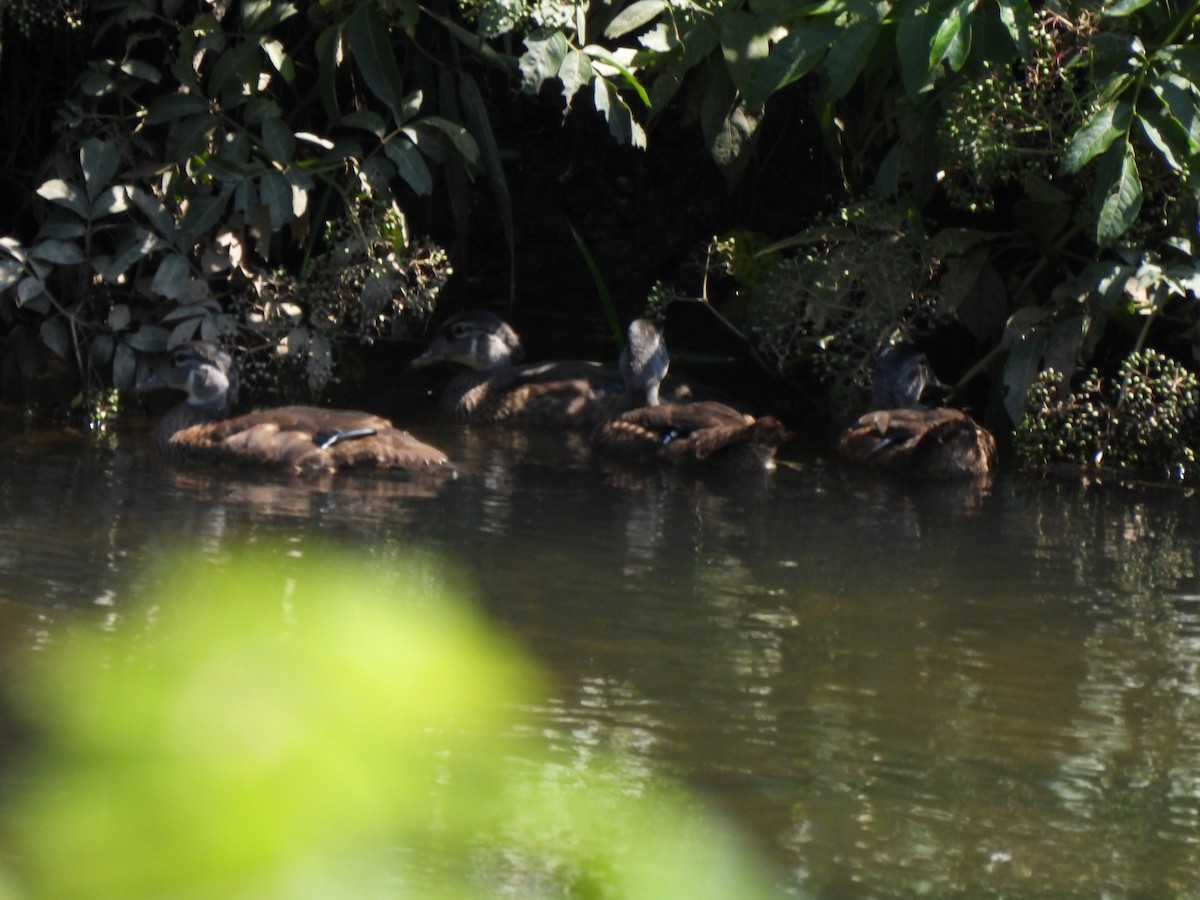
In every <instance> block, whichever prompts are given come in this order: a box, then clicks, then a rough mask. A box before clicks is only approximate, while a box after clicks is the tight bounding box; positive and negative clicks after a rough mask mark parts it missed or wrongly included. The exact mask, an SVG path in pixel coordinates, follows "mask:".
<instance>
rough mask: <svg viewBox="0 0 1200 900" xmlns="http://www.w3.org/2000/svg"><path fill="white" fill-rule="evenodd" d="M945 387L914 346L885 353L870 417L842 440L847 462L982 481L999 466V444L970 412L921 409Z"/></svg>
mask: <svg viewBox="0 0 1200 900" xmlns="http://www.w3.org/2000/svg"><path fill="white" fill-rule="evenodd" d="M940 387H942V385H941V382H939V381H938V380H937V377H936V376H935V375H934V374H933V372H932V370H931V369H930V368H929V361H928V360H927V359H926V358H925V354H923V353H921V352H920V351H919V350H917V348H916V347H914V346H912V345H911V344H893V345H891V346H888V347H886V348H884V350H883V351H882V352H881V353H880V354H879V358H878V359H877V361H876V365H875V375H874V379H873V381H872V384H871V412H868V413H867V414H866V415H864V416H862V417H861V418H860V419H859V420H858V421H857V422H855V423H854V424H853V425H851V426H850V427H849V428H847V429H846V430H845V431H844V432H843V433H842V435H841V437H840V438H838V441H837V447H836V452H837V455H838V456H839V457H841V458H842V459H844V460H846V461H847V462H852V463H857V464H861V465H866V466H871V467H874V468H877V469H883V470H886V471H889V472H897V473H901V474H906V475H913V476H916V477H919V478H967V477H974V478H978V477H981V476H985V475H987V474H989V473H990V472H991V471H992V470H993V469H994V468H995V465H996V439H995V438H994V437H992V435H991V434H990V433H989V432H988V431H987V430H986V429H985V428H983V426H981V425H980V424H979V423H977V422H976V421H975V420H974V419H972V418H971V417H970V416H968V415H967V414H966V413H964V412H962V411H960V410H957V409H948V408H945V407H931V406H926V405H924V404H922V402H921V397H922V395H923V394H925V393H926V391H928V390H930V389H934V388H940Z"/></svg>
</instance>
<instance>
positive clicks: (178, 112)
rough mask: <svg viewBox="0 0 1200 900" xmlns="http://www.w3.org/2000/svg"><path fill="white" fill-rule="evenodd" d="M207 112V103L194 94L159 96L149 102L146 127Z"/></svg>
mask: <svg viewBox="0 0 1200 900" xmlns="http://www.w3.org/2000/svg"><path fill="white" fill-rule="evenodd" d="M206 112H208V101H207V100H205V99H204V98H203V97H197V96H196V95H195V94H160V95H158V96H157V97H154V98H153V99H152V100H151V101H150V110H149V112H147V113H146V124H147V125H161V124H162V123H163V122H174V121H175V120H176V119H182V118H185V117H187V116H196V115H200V114H201V113H206Z"/></svg>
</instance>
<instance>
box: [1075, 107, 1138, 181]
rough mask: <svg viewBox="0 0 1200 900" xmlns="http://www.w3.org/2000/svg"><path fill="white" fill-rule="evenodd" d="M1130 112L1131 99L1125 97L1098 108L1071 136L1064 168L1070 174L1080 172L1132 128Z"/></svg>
mask: <svg viewBox="0 0 1200 900" xmlns="http://www.w3.org/2000/svg"><path fill="white" fill-rule="evenodd" d="M1130 112H1131V111H1130V106H1129V103H1128V101H1124V100H1122V101H1120V102H1118V103H1110V104H1108V105H1106V106H1104V107H1102V108H1101V109H1100V110H1099V111H1097V112H1096V114H1095V115H1093V116H1092V118H1090V119H1089V120H1088V121H1087V122H1085V123H1084V125H1083V127H1081V128H1080V129H1079V130H1078V131H1076V132H1075V134H1073V135H1072V136H1071V142H1070V143H1069V144H1068V145H1067V150H1066V153H1065V154H1064V155H1063V161H1062V171H1063V172H1065V173H1067V174H1070V173H1072V172H1078V171H1079V170H1080V169H1082V168H1083V167H1084V166H1085V165H1087V164H1088V163H1089V162H1091V161H1092V160H1093V159H1095V158H1096V157H1097V156H1099V155H1100V154H1101V153H1103V152H1104V151H1106V150H1107V149H1108V148H1109V147H1110V146H1111V145H1112V142H1113V141H1115V140H1116V139H1117V138H1118V137H1121V136H1122V135H1124V134H1125V133H1126V132H1127V131H1128V130H1129V118H1130Z"/></svg>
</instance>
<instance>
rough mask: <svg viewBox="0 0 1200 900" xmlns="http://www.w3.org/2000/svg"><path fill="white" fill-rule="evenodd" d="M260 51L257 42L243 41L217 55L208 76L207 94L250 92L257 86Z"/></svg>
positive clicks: (211, 95) (212, 95)
mask: <svg viewBox="0 0 1200 900" xmlns="http://www.w3.org/2000/svg"><path fill="white" fill-rule="evenodd" d="M260 60H261V52H260V48H259V46H258V44H257V43H253V42H250V41H245V42H243V43H241V44H237V45H235V46H233V47H230V48H229V49H228V50H226V51H225V52H224V53H222V54H221V55H220V56H218V57H217V61H216V62H215V63H213V67H212V73H211V74H210V75H209V76H208V96H210V97H220V96H221V95H222V94H223V93H224V92H226V91H228V90H231V89H232V90H234V91H235V92H236V93H237V94H238V95H242V94H243V93H252V92H251V91H250V89H251V88H254V87H256V86H257V82H258V76H259V64H260Z"/></svg>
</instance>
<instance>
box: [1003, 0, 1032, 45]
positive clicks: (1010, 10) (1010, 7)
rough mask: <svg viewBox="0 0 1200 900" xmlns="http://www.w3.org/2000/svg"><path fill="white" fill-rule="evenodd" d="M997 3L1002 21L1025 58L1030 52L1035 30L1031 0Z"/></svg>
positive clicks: (1005, 0)
mask: <svg viewBox="0 0 1200 900" xmlns="http://www.w3.org/2000/svg"><path fill="white" fill-rule="evenodd" d="M997 3H998V5H999V7H1000V21H1001V22H1003V23H1004V27H1005V29H1006V30H1007V31H1008V36H1009V37H1010V38H1012V42H1013V44H1015V45H1016V48H1017V52H1018V53H1020V54H1021V55H1022V56H1024V55H1025V54H1026V53H1028V52H1029V35H1030V32H1031V31H1032V30H1033V8H1032V7H1031V6H1030V5H1029V0H997Z"/></svg>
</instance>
